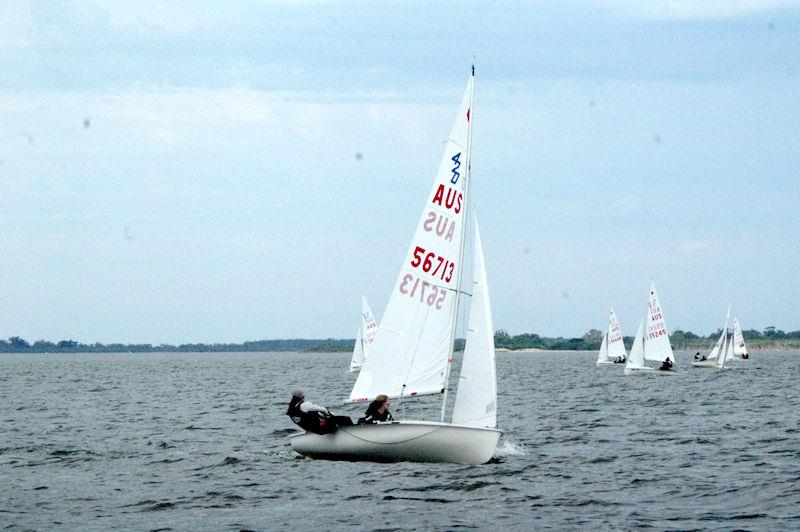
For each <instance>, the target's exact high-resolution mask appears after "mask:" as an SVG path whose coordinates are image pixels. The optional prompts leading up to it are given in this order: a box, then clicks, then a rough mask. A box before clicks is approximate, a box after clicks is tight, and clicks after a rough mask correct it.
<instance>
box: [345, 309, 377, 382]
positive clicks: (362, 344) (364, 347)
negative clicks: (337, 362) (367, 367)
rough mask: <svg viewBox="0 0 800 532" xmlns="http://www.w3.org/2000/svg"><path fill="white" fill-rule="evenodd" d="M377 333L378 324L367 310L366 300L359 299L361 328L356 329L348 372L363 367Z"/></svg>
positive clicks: (369, 310) (370, 310) (370, 311)
mask: <svg viewBox="0 0 800 532" xmlns="http://www.w3.org/2000/svg"><path fill="white" fill-rule="evenodd" d="M377 332H378V324H377V322H376V321H375V318H374V317H373V315H372V309H371V308H369V303H367V298H366V297H364V296H362V297H361V326H360V327H359V328H358V333H357V335H356V343H355V345H354V346H353V357H352V358H351V359H350V371H351V372H353V371H358V370H360V369H361V366H363V365H364V360H365V359H366V358H367V357H368V356H369V351H370V349H372V344H373V343H374V342H375V334H376V333H377Z"/></svg>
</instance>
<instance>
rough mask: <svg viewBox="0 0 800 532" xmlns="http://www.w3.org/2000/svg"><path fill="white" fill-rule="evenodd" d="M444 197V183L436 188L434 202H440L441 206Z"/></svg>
mask: <svg viewBox="0 0 800 532" xmlns="http://www.w3.org/2000/svg"><path fill="white" fill-rule="evenodd" d="M442 199H444V185H439V188H437V189H436V194H434V195H433V203H438V204H439V205H440V206H441V204H442Z"/></svg>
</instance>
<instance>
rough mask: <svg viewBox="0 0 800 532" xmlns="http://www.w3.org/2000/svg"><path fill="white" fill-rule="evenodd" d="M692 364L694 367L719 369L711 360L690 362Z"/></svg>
mask: <svg viewBox="0 0 800 532" xmlns="http://www.w3.org/2000/svg"><path fill="white" fill-rule="evenodd" d="M692 366H694V367H696V368H711V369H721V368H720V367H719V366H717V363H716V362H713V361H711V360H708V361H706V360H704V361H702V362H692Z"/></svg>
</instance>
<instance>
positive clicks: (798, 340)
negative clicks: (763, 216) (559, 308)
mask: <svg viewBox="0 0 800 532" xmlns="http://www.w3.org/2000/svg"><path fill="white" fill-rule="evenodd" d="M721 333H722V329H717V331H716V332H712V333H711V334H709V335H707V336H700V335H697V334H694V333H692V332H691V331H682V330H680V329H678V330H676V331H675V332H673V333H672V334H670V335H669V339H670V342H671V343H672V347H673V348H675V349H706V348H711V346H713V345H714V342H716V341H717V338H719V335H720V334H721ZM742 333H743V335H744V338H745V341H746V342H747V344H748V346H749V347H750V348H778V349H780V348H784V349H800V331H792V332H784V331H782V330H780V329H776V328H775V327H767V328H765V329H764V330H763V331H757V330H755V329H750V330H746V331H742ZM602 339H603V333H602V331H599V330H597V329H590V330H589V331H587V332H586V333H585V334H584V335H583V336H581V337H580V338H562V337H557V338H549V337H545V336H539V335H538V334H533V333H524V334H518V335H513V336H512V335H511V334H509V333H508V332H507V331H504V330H502V329H501V330H499V331H497V332H496V333H495V335H494V344H495V347H497V348H499V349H509V350H517V349H544V350H550V351H594V350H597V349H599V348H600V342H601V341H602ZM623 340H624V342H625V346H626V347H627V348H628V349H630V347H631V345H632V344H633V337H631V336H626V337H624V339H623ZM354 342H355V340H354V339H352V338H350V339H347V338H345V339H339V338H326V339H324V340H308V339H301V338H297V339H287V340H256V341H250V342H244V343H241V344H233V343H224V344H223V343H214V344H203V343H197V344H180V345H171V344H159V345H152V344H121V343H112V344H102V343H99V342H96V343H93V344H83V343H80V342H77V341H75V340H61V341H59V342H50V341H47V340H37V341H35V342H33V343H31V342H28V341H27V340H25V339H24V338H20V337H19V336H12V337H10V338H8V339H7V340H0V353H161V352H163V353H172V352H178V353H197V352H217V353H219V352H237V351H251V352H252V351H268V352H269V351H297V352H336V351H350V350H352V349H353V344H354ZM463 348H464V339H463V338H457V339H456V341H455V349H456V350H457V351H460V350H462V349H463Z"/></svg>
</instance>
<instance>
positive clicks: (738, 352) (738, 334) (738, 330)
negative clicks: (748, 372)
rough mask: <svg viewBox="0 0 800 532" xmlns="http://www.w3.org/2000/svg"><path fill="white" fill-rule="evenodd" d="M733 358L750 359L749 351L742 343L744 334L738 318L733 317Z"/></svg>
mask: <svg viewBox="0 0 800 532" xmlns="http://www.w3.org/2000/svg"><path fill="white" fill-rule="evenodd" d="M732 358H733V360H750V353H748V352H747V346H746V345H745V344H744V334H743V333H742V327H741V326H740V325H739V320H737V319H736V318H733V357H732Z"/></svg>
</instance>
